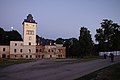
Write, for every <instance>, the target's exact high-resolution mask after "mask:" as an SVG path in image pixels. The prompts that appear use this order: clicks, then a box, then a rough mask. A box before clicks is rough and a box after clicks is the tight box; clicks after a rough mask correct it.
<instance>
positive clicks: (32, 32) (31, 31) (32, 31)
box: [26, 30, 34, 35]
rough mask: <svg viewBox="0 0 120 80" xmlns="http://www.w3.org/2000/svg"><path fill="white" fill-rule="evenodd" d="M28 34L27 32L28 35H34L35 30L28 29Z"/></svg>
mask: <svg viewBox="0 0 120 80" xmlns="http://www.w3.org/2000/svg"><path fill="white" fill-rule="evenodd" d="M26 34H27V35H34V30H27V31H26Z"/></svg>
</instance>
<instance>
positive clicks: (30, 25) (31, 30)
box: [23, 14, 37, 46]
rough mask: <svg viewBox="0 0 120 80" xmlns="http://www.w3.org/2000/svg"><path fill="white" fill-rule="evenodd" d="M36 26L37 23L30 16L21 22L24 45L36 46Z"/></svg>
mask: <svg viewBox="0 0 120 80" xmlns="http://www.w3.org/2000/svg"><path fill="white" fill-rule="evenodd" d="M36 26H37V23H36V22H35V20H34V19H33V17H32V15H31V14H28V16H27V19H24V21H23V43H24V45H29V46H30V45H34V46H35V45H36Z"/></svg>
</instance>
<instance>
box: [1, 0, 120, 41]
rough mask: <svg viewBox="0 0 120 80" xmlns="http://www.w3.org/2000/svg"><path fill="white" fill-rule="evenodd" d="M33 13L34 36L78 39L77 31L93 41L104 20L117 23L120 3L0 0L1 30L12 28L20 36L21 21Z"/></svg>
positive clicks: (112, 0) (106, 0) (103, 0)
mask: <svg viewBox="0 0 120 80" xmlns="http://www.w3.org/2000/svg"><path fill="white" fill-rule="evenodd" d="M28 14H32V15H33V18H34V19H35V21H36V22H37V23H38V24H37V35H39V36H41V37H44V38H49V39H57V38H65V39H67V38H72V37H75V38H78V37H79V34H80V28H81V27H83V26H84V27H86V28H88V30H90V31H91V34H92V38H93V40H94V35H95V34H96V29H98V28H100V23H101V22H102V20H103V19H111V20H113V22H115V23H118V24H120V0H0V27H2V28H4V30H7V31H10V30H11V27H13V28H14V29H15V30H18V32H19V33H20V34H21V35H22V34H23V26H22V22H23V20H24V19H26V17H27V15H28Z"/></svg>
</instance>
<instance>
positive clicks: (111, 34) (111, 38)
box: [95, 19, 120, 52]
mask: <svg viewBox="0 0 120 80" xmlns="http://www.w3.org/2000/svg"><path fill="white" fill-rule="evenodd" d="M96 32H97V33H96V35H95V38H96V39H95V40H96V41H97V42H98V47H99V52H100V51H112V50H117V48H119V45H118V43H120V38H119V37H120V35H119V33H120V26H119V25H118V24H117V23H113V21H112V20H108V19H104V20H103V22H102V23H101V28H99V29H96ZM116 46H117V47H116Z"/></svg>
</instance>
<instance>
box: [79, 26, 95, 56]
mask: <svg viewBox="0 0 120 80" xmlns="http://www.w3.org/2000/svg"><path fill="white" fill-rule="evenodd" d="M79 44H80V53H81V56H86V55H91V54H92V53H93V41H92V38H91V34H90V31H89V30H88V29H87V28H85V27H81V29H80V37H79Z"/></svg>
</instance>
